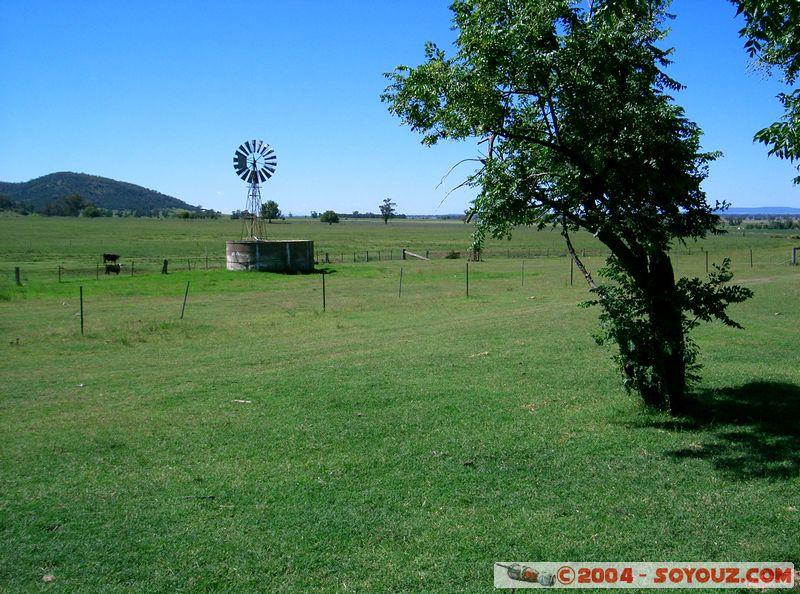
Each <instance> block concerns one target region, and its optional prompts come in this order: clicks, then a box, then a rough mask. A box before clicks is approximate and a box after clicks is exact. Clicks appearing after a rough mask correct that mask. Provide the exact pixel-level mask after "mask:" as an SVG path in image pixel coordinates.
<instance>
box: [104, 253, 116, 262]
mask: <svg viewBox="0 0 800 594" xmlns="http://www.w3.org/2000/svg"><path fill="white" fill-rule="evenodd" d="M117 260H119V254H103V263H104V264H105V263H106V262H111V263H112V264H116V263H117Z"/></svg>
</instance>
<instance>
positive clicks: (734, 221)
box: [723, 214, 800, 230]
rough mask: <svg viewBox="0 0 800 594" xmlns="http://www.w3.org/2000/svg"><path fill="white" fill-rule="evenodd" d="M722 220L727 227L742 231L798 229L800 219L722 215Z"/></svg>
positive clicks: (773, 216) (756, 215)
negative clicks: (738, 228)
mask: <svg viewBox="0 0 800 594" xmlns="http://www.w3.org/2000/svg"><path fill="white" fill-rule="evenodd" d="M723 218H724V219H725V222H726V223H727V224H728V225H731V226H733V227H741V228H742V229H779V230H780V229H785V230H788V229H800V217H796V216H793V215H759V214H753V215H748V216H746V217H741V216H730V215H728V216H725V215H723Z"/></svg>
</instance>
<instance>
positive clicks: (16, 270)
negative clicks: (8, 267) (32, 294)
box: [14, 266, 22, 287]
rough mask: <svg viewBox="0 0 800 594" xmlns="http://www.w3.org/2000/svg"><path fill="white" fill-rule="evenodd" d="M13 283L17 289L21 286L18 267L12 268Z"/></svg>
mask: <svg viewBox="0 0 800 594" xmlns="http://www.w3.org/2000/svg"><path fill="white" fill-rule="evenodd" d="M14 281H15V282H16V283H17V286H18V287H21V286H22V279H21V278H20V272H19V266H15V267H14Z"/></svg>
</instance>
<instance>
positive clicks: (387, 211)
mask: <svg viewBox="0 0 800 594" xmlns="http://www.w3.org/2000/svg"><path fill="white" fill-rule="evenodd" d="M395 206H397V204H395V203H394V202H392V199H391V198H384V199H383V202H381V204H379V205H378V208H380V209H381V216H382V217H383V224H384V225H388V224H389V219H390V218H392V217H393V216H394V207H395Z"/></svg>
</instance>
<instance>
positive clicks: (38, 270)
mask: <svg viewBox="0 0 800 594" xmlns="http://www.w3.org/2000/svg"><path fill="white" fill-rule="evenodd" d="M798 251H800V248H791V251H790V252H783V251H776V250H775V249H774V248H770V249H764V250H758V249H743V250H736V251H732V252H731V253H729V254H727V255H726V254H723V253H712V252H709V251H707V250H704V249H703V248H700V249H683V250H673V251H671V252H670V256H671V258H672V261H673V267H674V269H675V272H676V274H677V275H682V274H686V273H687V272H691V273H692V274H697V273H702V272H703V271H705V272H709V271H710V269H712V268H713V265H714V263H716V262H720V261H721V260H722V259H723V258H725V257H727V258H730V259H731V260H732V262H733V265H734V267H737V268H754V267H757V266H783V265H797V262H798V258H797V253H798ZM577 255H578V256H579V257H581V258H598V257H599V258H603V259H604V258H606V257H608V256H609V255H610V252H609V251H608V250H607V249H603V248H592V249H586V248H579V249H578V250H577ZM418 257H421V258H424V259H428V260H448V259H450V260H454V259H463V260H466V261H475V260H481V261H487V260H498V259H508V260H514V259H516V260H527V259H530V260H534V259H538V258H567V259H569V253H568V252H567V251H566V249H548V248H506V249H503V248H493V249H486V250H482V251H481V252H479V253H475V252H472V251H470V250H463V249H462V250H459V249H450V250H448V249H444V250H443V249H434V250H420V249H419V248H416V251H414V252H412V251H410V250H406V249H404V248H392V247H390V248H379V249H375V248H371V249H351V250H348V251H344V250H341V249H339V250H332V249H325V248H323V249H317V250H315V264H316V265H319V266H322V265H328V264H357V263H365V262H373V263H374V262H384V261H387V262H389V261H400V260H405V259H416V258H418ZM226 268H227V262H226V258H225V257H224V256H222V255H209V254H207V253H203V254H201V255H199V256H189V257H187V256H171V257H164V258H153V257H149V258H148V257H142V258H130V259H123V258H120V259H118V260H116V261H114V262H105V261H103V260H102V259H100V258H97V259H94V261H92V260H89V259H86V260H78V261H70V262H63V263H57V262H29V263H22V264H20V266H9V265H8V264H6V265H5V266H3V267H0V279H2V280H3V281H4V282H9V281H10V282H11V284H17V285H22V284H27V283H31V282H37V283H38V282H43V283H46V282H68V281H76V280H88V279H95V280H100V279H103V278H114V277H122V276H145V275H152V274H169V273H175V272H194V271H212V270H224V269H226Z"/></svg>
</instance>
